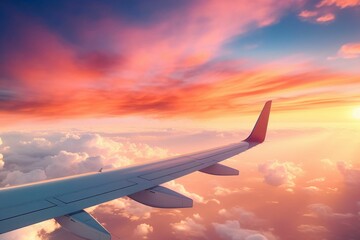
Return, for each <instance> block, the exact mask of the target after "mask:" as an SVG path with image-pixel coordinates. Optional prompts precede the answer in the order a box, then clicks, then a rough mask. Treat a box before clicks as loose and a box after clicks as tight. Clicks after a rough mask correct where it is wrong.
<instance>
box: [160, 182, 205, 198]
mask: <svg viewBox="0 0 360 240" xmlns="http://www.w3.org/2000/svg"><path fill="white" fill-rule="evenodd" d="M164 186H165V187H168V188H171V189H172V190H174V191H175V192H178V193H180V194H183V195H185V196H187V197H189V198H191V199H193V200H194V201H195V202H197V203H206V202H207V201H205V199H204V197H202V196H200V195H199V194H196V193H192V192H189V191H188V190H186V188H185V187H184V185H182V184H180V183H177V182H175V180H172V181H170V182H167V183H165V184H164Z"/></svg>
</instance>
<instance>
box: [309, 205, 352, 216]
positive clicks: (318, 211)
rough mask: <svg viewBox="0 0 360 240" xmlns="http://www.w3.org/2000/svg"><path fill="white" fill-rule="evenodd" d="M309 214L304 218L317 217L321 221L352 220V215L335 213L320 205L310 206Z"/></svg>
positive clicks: (326, 206) (328, 207) (329, 208)
mask: <svg viewBox="0 0 360 240" xmlns="http://www.w3.org/2000/svg"><path fill="white" fill-rule="evenodd" d="M307 208H308V210H309V211H310V214H306V216H311V217H318V218H323V219H332V220H342V219H351V218H354V215H353V214H352V213H337V212H334V211H333V209H332V208H331V207H330V206H328V205H325V204H322V203H315V204H310V205H309V206H308V207H307Z"/></svg>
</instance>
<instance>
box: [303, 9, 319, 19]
mask: <svg viewBox="0 0 360 240" xmlns="http://www.w3.org/2000/svg"><path fill="white" fill-rule="evenodd" d="M318 14H319V13H318V12H316V11H308V10H303V11H302V12H300V13H299V17H302V18H312V17H315V16H317V15H318Z"/></svg>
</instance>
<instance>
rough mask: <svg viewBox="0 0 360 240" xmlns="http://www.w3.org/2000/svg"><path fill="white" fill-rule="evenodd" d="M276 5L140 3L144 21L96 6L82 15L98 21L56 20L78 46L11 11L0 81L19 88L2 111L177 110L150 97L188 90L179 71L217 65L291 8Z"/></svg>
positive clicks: (260, 1) (261, 0)
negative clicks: (227, 50) (242, 38)
mask: <svg viewBox="0 0 360 240" xmlns="http://www.w3.org/2000/svg"><path fill="white" fill-rule="evenodd" d="M277 2H278V1H275V0H256V1H255V2H252V3H248V2H246V4H239V3H235V2H232V1H224V2H219V1H216V0H212V1H208V2H207V4H206V5H204V4H202V3H201V2H192V3H191V4H190V3H188V4H184V6H182V7H180V8H179V6H174V8H173V9H172V11H170V10H167V11H163V9H162V8H161V7H159V8H155V9H149V6H148V4H145V3H138V4H139V9H138V10H140V9H141V10H140V11H141V14H149V18H150V19H148V20H147V21H141V20H140V21H139V19H136V20H134V19H131V18H130V19H129V18H127V17H126V14H124V15H119V14H118V13H119V12H117V11H114V10H113V8H115V9H116V7H118V6H112V7H111V5H110V6H108V5H105V4H102V3H97V4H94V5H97V7H89V8H87V11H88V12H92V13H93V14H96V15H97V16H98V18H89V16H84V15H82V14H79V16H76V17H74V16H72V17H69V16H68V14H67V12H65V13H64V14H61V20H62V21H61V23H62V24H65V25H66V27H65V29H68V30H69V31H71V32H72V34H73V37H74V38H75V39H76V40H74V39H71V38H70V37H69V35H68V34H66V33H64V32H62V31H61V30H60V29H61V28H59V29H55V28H49V27H48V24H47V22H42V21H41V19H35V18H32V17H31V16H32V14H28V15H27V14H25V13H24V12H21V11H16V10H14V9H16V8H15V7H14V8H12V11H10V13H7V14H9V17H8V18H7V21H6V24H7V26H9V29H12V30H11V32H7V33H6V35H11V36H12V38H13V41H7V47H6V53H5V54H2V56H1V57H3V58H4V59H6V61H5V62H6V64H4V65H2V66H1V68H0V74H1V75H2V76H6V77H5V78H4V80H3V81H5V82H9V84H5V85H6V86H8V87H7V88H6V89H5V90H6V91H8V92H11V91H12V90H13V89H16V95H15V96H14V97H13V98H12V99H8V100H7V101H3V102H1V104H0V109H1V110H2V111H4V112H13V113H17V114H27V115H32V114H35V115H37V116H47V117H51V116H62V117H66V116H79V115H80V116H84V115H92V116H94V115H95V116H97V115H99V114H100V115H108V114H109V115H117V114H118V115H120V114H121V115H123V114H125V113H126V112H130V113H133V112H141V111H144V110H151V109H153V108H158V107H159V106H162V107H163V108H172V107H174V103H172V102H170V103H168V104H167V103H166V102H167V100H170V99H171V98H167V97H166V96H151V95H152V94H154V93H153V92H154V91H155V92H156V91H157V90H158V89H164V87H167V88H171V87H172V86H176V85H181V86H185V85H187V81H189V80H188V79H179V80H178V77H177V76H182V75H186V72H187V71H185V72H184V71H183V70H186V69H189V68H196V67H201V66H203V65H204V64H206V63H208V62H209V61H211V60H212V59H214V58H216V57H217V54H218V52H219V51H218V50H219V49H221V48H222V46H223V44H225V43H227V41H228V40H229V39H231V38H232V37H234V36H238V35H240V34H243V33H245V32H247V31H249V30H250V29H256V28H261V27H264V26H268V25H270V24H273V23H274V22H276V21H277V20H278V19H279V17H280V16H281V15H282V14H283V12H284V11H285V9H288V8H289V7H291V5H292V3H290V2H288V1H281V3H282V4H274V3H277ZM60 5H61V4H60ZM163 5H165V4H163ZM49 8H51V6H49ZM175 9H176V11H175ZM56 10H57V11H59V12H61V11H64V8H62V7H59V8H57V9H56ZM120 10H122V12H123V13H126V11H124V9H120ZM156 10H158V12H157V14H155V13H154V12H156ZM249 12H251V13H252V14H247V13H249ZM164 13H167V14H166V16H167V17H166V21H160V19H161V18H159V19H158V18H157V17H158V16H159V15H160V16H163V15H164ZM15 16H17V17H15ZM184 16H186V19H187V20H186V21H183V19H184ZM69 18H70V19H71V20H69ZM84 18H85V19H87V21H84ZM132 20H133V21H134V22H133V21H132ZM68 22H72V24H69V25H67V23H68ZM14 25H15V26H16V28H14V27H12V26H14ZM173 29H176V34H174V32H173V31H174V30H173ZM34 32H36V34H33V33H34ZM99 36H107V37H106V38H103V37H101V38H99ZM69 38H70V39H69ZM99 45H100V46H99ZM105 46H106V47H105ZM174 46H176V47H175V48H174ZM90 49H91V50H90ZM154 56H157V57H156V58H154ZM139 59H141V61H139ZM19 62H21V64H19ZM49 69H52V70H51V71H49ZM15 79H16V80H15ZM10 83H11V84H10ZM8 88H9V89H8ZM147 93H150V94H149V95H148V94H147ZM109 95H110V96H112V97H111V98H109ZM95 96H97V97H96V98H94V97H95ZM126 99H129V101H127V100H126ZM130 102H133V103H134V104H135V105H134V107H132V106H131V104H128V103H130ZM140 102H142V103H143V104H140ZM137 105H138V106H137ZM126 108H127V109H126ZM131 108H135V109H133V111H131ZM34 110H35V111H34ZM35 112H36V113H35Z"/></svg>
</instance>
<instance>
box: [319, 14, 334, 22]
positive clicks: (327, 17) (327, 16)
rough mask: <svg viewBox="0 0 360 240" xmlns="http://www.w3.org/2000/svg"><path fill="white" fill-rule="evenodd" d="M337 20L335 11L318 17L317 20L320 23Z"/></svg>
mask: <svg viewBox="0 0 360 240" xmlns="http://www.w3.org/2000/svg"><path fill="white" fill-rule="evenodd" d="M334 20H335V15H334V14H333V13H328V14H325V15H322V16H320V17H318V18H316V21H317V22H319V23H327V22H331V21H334Z"/></svg>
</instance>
